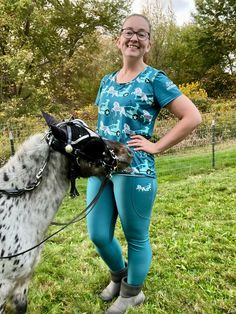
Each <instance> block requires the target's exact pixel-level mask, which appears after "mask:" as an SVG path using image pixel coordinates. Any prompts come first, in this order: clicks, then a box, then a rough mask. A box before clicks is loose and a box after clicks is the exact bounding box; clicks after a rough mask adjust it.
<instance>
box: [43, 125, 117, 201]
mask: <svg viewBox="0 0 236 314" xmlns="http://www.w3.org/2000/svg"><path fill="white" fill-rule="evenodd" d="M56 128H57V129H59V130H61V131H60V132H61V134H60V136H57V137H56V136H55V135H54V134H53V133H55V130H54V132H53V130H52V127H51V129H50V130H49V132H48V133H47V135H46V140H47V142H48V144H49V146H50V147H52V148H53V149H54V150H55V151H59V152H61V153H62V154H64V155H66V156H67V157H68V159H69V160H70V170H69V179H70V180H71V192H70V195H71V196H72V197H74V196H76V195H78V192H77V190H76V187H75V179H76V178H78V177H80V176H81V173H80V171H81V168H80V163H81V160H85V161H86V162H87V163H88V164H89V166H90V167H93V166H94V167H99V166H100V167H103V168H104V172H105V176H107V177H109V176H110V175H111V173H112V172H113V171H114V170H116V168H117V156H116V155H115V153H114V151H113V150H111V149H110V148H109V147H108V146H107V144H106V142H105V141H104V140H103V139H102V137H100V136H99V135H98V134H97V133H95V132H94V131H92V130H91V129H90V128H89V127H88V126H87V125H86V124H85V123H84V122H83V121H82V120H79V119H73V120H69V121H63V122H60V123H58V124H57V125H56Z"/></svg>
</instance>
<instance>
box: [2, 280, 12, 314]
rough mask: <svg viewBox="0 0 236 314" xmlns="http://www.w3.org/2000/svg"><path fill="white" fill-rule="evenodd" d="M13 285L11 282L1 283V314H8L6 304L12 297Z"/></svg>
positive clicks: (3, 281)
mask: <svg viewBox="0 0 236 314" xmlns="http://www.w3.org/2000/svg"><path fill="white" fill-rule="evenodd" d="M12 289H13V284H12V282H11V281H9V280H1V282H0V314H5V313H6V302H7V300H8V298H9V297H10V294H11V291H12Z"/></svg>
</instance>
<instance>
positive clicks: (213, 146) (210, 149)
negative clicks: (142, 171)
mask: <svg viewBox="0 0 236 314" xmlns="http://www.w3.org/2000/svg"><path fill="white" fill-rule="evenodd" d="M86 122H87V123H88V121H86ZM175 123H176V120H174V119H168V120H160V121H157V123H156V126H155V130H154V136H153V140H154V141H156V140H158V139H159V138H161V137H162V136H163V135H164V134H166V133H167V131H168V130H169V129H170V128H171V127H173V126H174V124H175ZM95 124H96V122H95V121H89V126H90V127H91V128H93V129H94V128H95ZM235 125H236V114H234V115H232V113H228V115H227V114H224V115H221V116H218V117H215V115H214V116H213V115H210V114H208V115H204V116H203V122H202V124H201V125H200V126H199V127H198V128H197V129H196V130H194V131H193V132H192V134H191V135H189V136H188V137H187V138H186V139H185V140H183V141H182V142H181V143H179V144H177V145H176V146H174V147H173V148H171V149H170V150H168V151H167V152H166V153H165V154H163V155H161V156H157V159H156V162H157V171H158V173H159V175H160V176H162V175H163V176H168V175H170V176H174V175H175V173H178V174H179V173H180V172H183V173H185V174H194V173H199V172H201V171H206V170H208V169H209V170H210V169H212V168H222V167H226V166H235V164H236V127H235ZM46 130H47V127H46V126H45V124H44V123H43V122H42V121H41V120H39V122H38V123H33V124H24V122H23V123H22V121H21V122H19V123H17V122H15V123H11V124H9V123H6V124H0V145H1V151H0V165H1V166H2V165H3V164H5V163H6V161H7V160H8V159H9V157H10V156H11V155H13V154H14V153H15V151H16V150H17V149H18V147H19V145H20V144H21V143H22V142H23V141H24V140H25V139H26V138H27V137H29V136H30V135H33V134H35V133H38V132H45V131H46Z"/></svg>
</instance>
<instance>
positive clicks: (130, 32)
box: [87, 14, 201, 313]
mask: <svg viewBox="0 0 236 314" xmlns="http://www.w3.org/2000/svg"><path fill="white" fill-rule="evenodd" d="M150 36H151V26H150V23H149V21H148V19H147V18H146V17H145V16H143V15H139V14H133V15H131V16H129V17H127V18H126V19H125V21H124V23H123V25H122V29H121V32H120V36H119V38H118V40H117V47H118V48H119V50H120V51H121V54H122V58H123V66H122V68H121V69H120V70H119V71H117V72H114V73H112V74H109V75H106V76H105V77H104V78H103V79H102V82H101V85H100V89H99V92H98V95H97V99H96V104H97V105H98V109H99V116H98V124H97V127H98V130H97V131H98V132H99V133H100V135H101V136H103V137H105V138H108V139H111V140H116V141H120V142H122V143H126V144H127V145H128V146H129V147H130V149H131V150H132V152H133V155H134V156H133V161H132V165H131V168H129V169H126V170H125V171H124V172H123V173H114V174H113V176H112V177H111V179H110V182H109V183H108V184H107V186H106V188H105V190H104V192H103V194H102V195H101V197H100V198H99V200H98V202H97V204H96V206H95V207H94V209H93V210H92V211H91V212H90V214H89V215H88V217H87V225H88V232H89V235H90V238H91V240H92V241H93V243H94V244H95V246H96V250H97V252H98V253H99V255H100V256H101V257H102V259H103V260H104V262H105V263H106V264H107V266H108V268H109V270H110V274H111V281H110V283H109V285H108V286H107V287H106V288H105V289H104V290H103V291H102V293H101V295H100V297H101V298H102V299H103V300H105V301H110V300H112V299H113V298H114V297H116V296H118V298H117V299H116V301H115V302H114V303H113V304H112V305H111V307H110V308H109V309H108V310H107V312H106V313H125V312H126V310H127V308H128V307H130V306H136V305H139V304H141V303H143V301H144V299H145V296H144V293H143V292H142V286H143V283H144V281H145V278H146V276H147V274H148V271H149V268H150V264H151V258H152V251H151V246H150V241H149V225H150V217H151V211H152V206H153V202H154V199H155V196H156V191H157V180H156V172H155V163H154V156H153V155H154V154H161V153H163V152H164V151H165V150H166V149H168V148H170V147H172V146H173V145H175V144H176V143H178V142H180V141H181V140H183V139H184V138H185V137H186V136H187V135H188V134H189V133H191V132H192V130H193V129H194V128H196V126H197V125H198V124H199V123H200V122H201V116H200V114H199V112H198V110H197V108H196V107H195V106H194V104H193V103H192V102H191V101H190V100H189V99H188V98H187V97H186V96H184V95H182V93H181V92H180V90H179V89H178V88H177V87H176V85H175V84H173V82H172V81H171V80H170V79H169V78H168V77H167V76H166V75H165V73H163V72H162V71H159V70H156V69H154V68H152V67H150V66H148V65H147V64H146V63H145V62H144V56H145V55H146V54H147V53H148V52H149V50H150V48H151V43H150ZM162 107H166V108H167V109H168V110H169V111H170V112H171V113H173V114H174V115H175V116H176V117H177V118H178V119H179V121H178V122H177V124H176V125H175V126H174V127H173V128H172V129H171V130H170V131H169V132H168V133H167V134H166V135H165V136H164V137H163V138H161V139H160V140H159V141H157V142H156V143H153V142H151V141H150V138H151V136H152V132H153V127H154V122H155V119H156V117H157V115H158V113H159V111H160V109H161V108H162ZM101 181H102V178H99V177H91V178H90V179H89V181H88V189H87V202H88V203H89V202H90V201H91V200H92V199H93V197H94V196H95V195H96V193H97V191H98V189H99V187H100V185H101ZM118 216H119V218H120V221H121V225H122V229H123V231H124V235H125V238H126V240H127V244H128V260H127V263H126V262H125V259H124V257H123V255H122V249H121V246H120V244H119V242H118V241H117V239H116V238H115V237H114V230H115V224H116V220H117V217H118Z"/></svg>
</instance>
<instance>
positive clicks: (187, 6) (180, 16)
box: [132, 0, 195, 26]
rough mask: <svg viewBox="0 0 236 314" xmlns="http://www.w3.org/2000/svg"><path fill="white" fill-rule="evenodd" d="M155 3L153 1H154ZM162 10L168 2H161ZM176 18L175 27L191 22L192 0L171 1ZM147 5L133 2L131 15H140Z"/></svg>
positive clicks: (163, 0) (141, 1)
mask: <svg viewBox="0 0 236 314" xmlns="http://www.w3.org/2000/svg"><path fill="white" fill-rule="evenodd" d="M149 1H150V0H149ZM154 1H155V0H154ZM161 2H162V5H163V9H165V8H167V7H168V5H169V3H170V0H161ZM171 2H172V6H173V10H174V13H175V17H176V23H177V25H180V26H181V25H183V24H184V23H188V22H190V21H191V12H193V11H194V9H195V5H194V0H171ZM146 3H147V1H146V0H134V1H133V5H132V13H142V7H143V6H145V4H146Z"/></svg>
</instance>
